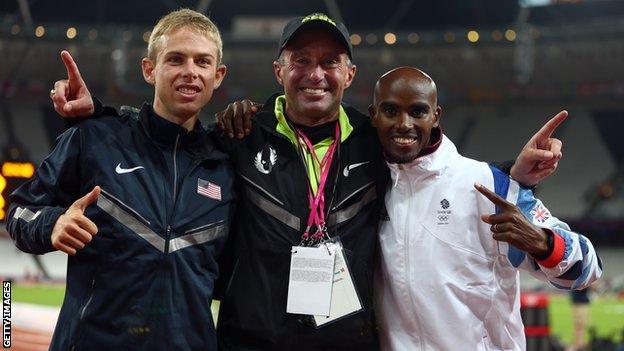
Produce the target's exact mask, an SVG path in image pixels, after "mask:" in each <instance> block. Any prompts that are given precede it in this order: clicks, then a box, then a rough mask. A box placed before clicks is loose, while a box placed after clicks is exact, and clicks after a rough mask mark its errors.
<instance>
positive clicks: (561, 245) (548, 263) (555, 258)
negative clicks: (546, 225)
mask: <svg viewBox="0 0 624 351" xmlns="http://www.w3.org/2000/svg"><path fill="white" fill-rule="evenodd" d="M544 230H546V231H547V232H548V235H549V236H550V237H551V238H552V243H553V247H552V252H551V254H550V255H549V256H548V257H547V258H546V259H543V260H537V263H538V264H539V265H540V266H542V267H545V268H553V267H555V266H556V265H558V264H559V262H561V260H563V255H564V254H565V241H564V240H563V238H562V237H561V236H560V235H559V234H557V233H555V232H554V231H552V230H550V229H544Z"/></svg>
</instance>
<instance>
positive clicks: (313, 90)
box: [299, 88, 329, 95]
mask: <svg viewBox="0 0 624 351" xmlns="http://www.w3.org/2000/svg"><path fill="white" fill-rule="evenodd" d="M299 90H300V91H303V92H304V93H306V94H310V95H323V94H324V93H326V92H328V91H329V89H323V88H301V89H299Z"/></svg>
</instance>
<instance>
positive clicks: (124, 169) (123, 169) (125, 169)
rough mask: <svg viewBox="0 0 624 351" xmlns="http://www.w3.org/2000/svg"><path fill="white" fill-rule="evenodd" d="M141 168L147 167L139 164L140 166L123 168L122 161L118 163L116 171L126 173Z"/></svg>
mask: <svg viewBox="0 0 624 351" xmlns="http://www.w3.org/2000/svg"><path fill="white" fill-rule="evenodd" d="M141 168H145V167H143V166H138V167H133V168H121V163H120V164H118V165H117V168H115V172H117V174H124V173H130V172H134V171H136V170H137V169H141Z"/></svg>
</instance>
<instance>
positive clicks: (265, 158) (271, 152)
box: [254, 145, 277, 174]
mask: <svg viewBox="0 0 624 351" xmlns="http://www.w3.org/2000/svg"><path fill="white" fill-rule="evenodd" d="M275 162H277V152H275V149H274V148H272V147H271V146H270V145H264V147H263V148H262V150H260V151H258V153H257V154H256V157H255V158H254V164H255V165H256V169H257V170H258V172H260V173H262V174H269V173H271V170H272V169H273V166H274V165H275Z"/></svg>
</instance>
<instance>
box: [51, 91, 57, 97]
mask: <svg viewBox="0 0 624 351" xmlns="http://www.w3.org/2000/svg"><path fill="white" fill-rule="evenodd" d="M55 93H56V90H54V89H51V90H50V97H53V96H54V94H55Z"/></svg>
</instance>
